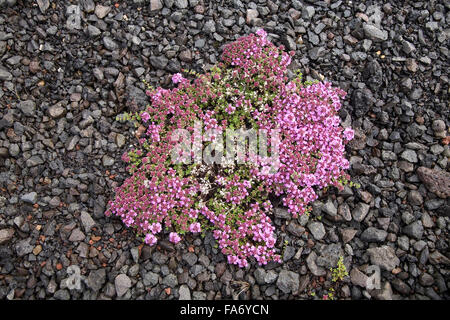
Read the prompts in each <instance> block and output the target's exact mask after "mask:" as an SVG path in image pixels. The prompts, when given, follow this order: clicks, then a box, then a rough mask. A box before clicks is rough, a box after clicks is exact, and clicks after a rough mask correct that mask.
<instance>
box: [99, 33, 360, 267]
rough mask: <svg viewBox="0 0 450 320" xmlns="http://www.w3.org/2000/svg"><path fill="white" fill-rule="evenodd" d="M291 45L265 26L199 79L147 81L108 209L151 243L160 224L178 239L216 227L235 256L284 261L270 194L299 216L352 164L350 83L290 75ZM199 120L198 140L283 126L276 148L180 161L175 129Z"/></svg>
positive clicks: (191, 128)
mask: <svg viewBox="0 0 450 320" xmlns="http://www.w3.org/2000/svg"><path fill="white" fill-rule="evenodd" d="M292 55H293V52H290V53H286V52H285V51H284V48H283V47H282V46H280V47H276V46H275V45H274V44H272V43H271V42H270V41H269V40H268V39H267V34H266V32H265V31H264V30H262V29H261V30H259V31H258V32H257V33H256V34H251V35H249V36H246V37H242V38H240V39H238V40H237V41H235V42H233V43H231V44H229V45H227V46H226V47H225V48H224V51H223V54H222V61H223V62H221V63H219V64H218V65H216V66H215V67H214V68H212V69H211V71H210V72H209V73H206V74H203V75H200V74H197V73H195V72H193V71H191V72H186V73H187V74H191V75H192V74H194V75H195V76H196V77H195V79H193V80H189V77H188V76H187V77H184V76H183V75H182V74H180V73H177V74H175V75H173V77H172V81H173V83H174V84H175V85H176V87H175V88H173V89H170V90H169V89H163V88H157V89H153V88H149V90H147V95H148V96H149V97H150V99H151V103H150V104H149V105H148V106H147V107H146V109H145V110H143V111H142V112H140V113H138V114H137V115H136V117H135V119H137V121H139V129H138V131H139V132H140V136H139V145H138V147H136V148H135V149H132V150H130V151H128V152H127V153H125V154H124V155H123V156H122V160H123V161H124V162H126V163H127V164H128V166H127V170H128V171H129V173H130V177H129V178H127V179H126V180H125V181H124V183H123V184H122V185H121V186H120V187H118V188H117V190H116V195H115V198H114V199H113V200H111V201H110V202H109V203H108V209H107V211H106V214H107V215H116V216H118V217H120V218H121V219H122V221H123V222H124V224H125V225H126V226H128V227H131V228H134V229H135V230H136V232H137V233H138V234H139V235H140V236H141V237H142V240H143V241H144V242H145V243H147V244H148V245H155V244H156V243H157V241H158V238H160V237H161V236H162V235H161V233H163V232H167V233H169V241H171V242H173V243H178V242H179V241H181V238H182V235H183V234H185V233H187V232H192V233H203V232H205V231H207V230H212V232H213V236H214V238H215V239H216V240H217V243H218V246H219V248H220V250H221V252H222V253H223V254H224V255H226V256H227V259H228V262H229V263H231V264H236V265H238V266H239V267H246V266H247V265H248V264H249V262H251V261H252V260H253V261H256V262H257V263H258V264H260V265H263V264H266V263H268V262H269V261H277V262H279V261H280V255H279V254H277V252H278V249H277V247H276V242H277V239H276V237H275V233H274V230H275V229H274V226H273V225H272V223H271V220H270V218H269V216H270V215H271V214H272V212H273V208H272V205H271V203H270V201H269V200H268V198H269V196H270V195H275V196H280V197H282V198H283V204H284V205H285V206H286V207H287V208H288V210H289V212H290V213H291V214H292V215H293V216H297V215H301V214H303V213H305V212H306V211H307V210H308V204H310V203H311V202H312V201H314V200H315V199H316V198H317V193H316V192H317V190H319V189H322V188H325V187H328V186H336V187H338V188H340V187H342V185H341V183H340V179H341V178H345V179H346V178H347V175H346V173H345V171H344V170H345V169H347V168H348V167H349V162H348V161H347V160H346V159H345V144H346V143H347V142H348V141H349V140H351V139H352V138H353V135H354V133H353V130H352V129H350V128H347V129H345V130H344V128H342V127H341V126H340V119H339V117H338V116H337V112H338V110H339V109H340V107H341V99H342V98H344V97H345V92H343V91H342V90H340V89H338V88H333V87H332V86H331V84H330V83H327V82H323V83H312V84H311V83H302V82H301V79H299V78H298V79H294V80H292V81H288V78H287V66H288V65H289V64H290V62H291V56H292ZM198 122H201V123H202V128H201V129H202V130H203V131H208V130H209V131H211V130H214V134H213V135H212V136H210V137H207V138H203V139H202V140H201V142H204V143H206V144H207V145H208V144H209V143H211V141H213V140H214V135H219V134H221V133H223V132H225V131H226V130H227V129H228V128H231V129H237V128H254V129H259V130H261V129H262V130H265V131H266V132H267V133H268V135H270V134H271V133H274V132H275V131H277V132H279V137H280V138H279V140H270V142H269V144H268V146H267V149H268V151H269V152H271V153H274V151H275V145H277V147H278V148H277V150H278V156H277V158H276V159H275V160H274V158H269V157H262V156H259V155H255V154H250V152H249V155H248V156H247V155H245V156H244V160H246V161H244V162H239V163H227V164H226V165H219V164H216V163H212V164H206V165H205V164H204V163H198V162H195V161H194V162H189V161H186V162H183V163H179V162H178V163H174V162H173V161H171V152H172V150H173V149H174V146H175V145H176V144H177V143H179V141H176V140H174V139H172V138H173V136H172V134H173V133H174V132H176V131H177V130H178V129H185V130H187V131H188V132H189V133H190V134H191V140H190V141H189V142H194V140H195V139H194V137H195V135H196V133H198V132H196V131H197V130H198V128H196V127H195V125H194V124H195V123H198ZM180 156H181V154H180ZM274 164H276V165H277V170H276V171H275V172H272V171H271V170H270V167H271V166H273V165H274Z"/></svg>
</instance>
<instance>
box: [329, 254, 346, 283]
mask: <svg viewBox="0 0 450 320" xmlns="http://www.w3.org/2000/svg"><path fill="white" fill-rule="evenodd" d="M330 270H331V273H332V281H333V282H337V281H342V280H343V279H344V278H345V277H346V276H348V272H347V268H346V267H345V265H344V257H342V256H341V257H339V260H338V263H337V267H336V268H331V269H330Z"/></svg>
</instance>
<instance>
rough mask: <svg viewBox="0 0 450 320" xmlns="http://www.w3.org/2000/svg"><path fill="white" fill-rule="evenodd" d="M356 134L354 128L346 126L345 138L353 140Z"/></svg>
mask: <svg viewBox="0 0 450 320" xmlns="http://www.w3.org/2000/svg"><path fill="white" fill-rule="evenodd" d="M354 136H355V132H354V131H353V129H352V128H346V129H345V130H344V138H345V139H346V140H348V141H350V140H352V139H353V137H354Z"/></svg>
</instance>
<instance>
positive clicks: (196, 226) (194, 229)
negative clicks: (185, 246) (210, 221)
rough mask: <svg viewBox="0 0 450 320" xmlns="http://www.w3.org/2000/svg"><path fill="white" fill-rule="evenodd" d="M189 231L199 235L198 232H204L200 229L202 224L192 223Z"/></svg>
mask: <svg viewBox="0 0 450 320" xmlns="http://www.w3.org/2000/svg"><path fill="white" fill-rule="evenodd" d="M189 231H191V232H193V233H197V232H200V231H202V228H201V227H200V223H198V222H195V223H192V224H191V225H190V226H189Z"/></svg>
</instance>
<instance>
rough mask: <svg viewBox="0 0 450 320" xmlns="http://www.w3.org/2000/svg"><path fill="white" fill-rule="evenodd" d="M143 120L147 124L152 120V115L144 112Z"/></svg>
mask: <svg viewBox="0 0 450 320" xmlns="http://www.w3.org/2000/svg"><path fill="white" fill-rule="evenodd" d="M141 119H142V120H143V121H144V122H147V121H148V120H150V115H149V114H148V113H147V112H145V111H144V112H142V114H141Z"/></svg>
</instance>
